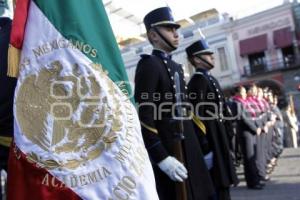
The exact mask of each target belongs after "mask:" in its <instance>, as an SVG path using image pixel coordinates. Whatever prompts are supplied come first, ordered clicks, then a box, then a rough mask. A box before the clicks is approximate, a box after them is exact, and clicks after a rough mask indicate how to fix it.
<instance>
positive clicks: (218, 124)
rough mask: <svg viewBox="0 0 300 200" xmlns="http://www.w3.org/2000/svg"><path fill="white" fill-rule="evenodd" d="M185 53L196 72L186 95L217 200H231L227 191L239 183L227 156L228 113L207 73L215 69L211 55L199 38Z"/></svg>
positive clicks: (222, 97)
mask: <svg viewBox="0 0 300 200" xmlns="http://www.w3.org/2000/svg"><path fill="white" fill-rule="evenodd" d="M186 53H187V56H188V60H189V62H190V63H191V64H192V65H193V66H194V67H195V71H196V72H195V73H194V75H193V77H192V78H191V80H190V81H189V83H188V94H189V95H188V96H189V98H190V101H191V103H192V105H193V107H194V108H195V109H196V112H195V113H194V121H195V122H198V123H195V130H196V131H197V132H198V134H197V135H198V138H199V141H200V143H201V147H202V151H203V152H204V154H205V160H206V163H207V167H208V169H209V170H210V173H211V177H212V179H213V183H214V187H215V190H216V197H217V199H220V200H221V199H222V200H227V199H231V198H230V189H229V188H230V186H231V185H237V183H238V179H237V176H236V173H235V168H234V165H233V160H232V155H231V153H230V141H231V138H232V132H233V129H232V128H231V129H230V130H228V129H227V125H226V124H225V123H227V122H226V121H225V120H226V118H224V116H228V113H227V111H228V110H227V104H225V98H224V94H223V92H222V90H221V87H220V85H219V82H218V81H217V80H216V78H215V77H213V76H212V75H211V74H210V70H211V69H213V68H214V57H213V52H212V50H211V49H209V47H208V45H207V43H206V41H205V40H204V39H200V40H198V41H196V42H194V43H192V44H191V45H189V46H188V47H187V48H186ZM201 104H202V106H199V105H201ZM212 105H213V106H212ZM197 108H199V109H197ZM209 113H211V114H209ZM199 123H202V126H203V127H205V130H206V131H205V132H203V131H202V130H201V125H200V124H199Z"/></svg>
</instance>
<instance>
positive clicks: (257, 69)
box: [242, 58, 300, 77]
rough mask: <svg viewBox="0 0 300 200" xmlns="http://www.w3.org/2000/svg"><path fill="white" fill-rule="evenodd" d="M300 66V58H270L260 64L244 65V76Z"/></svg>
mask: <svg viewBox="0 0 300 200" xmlns="http://www.w3.org/2000/svg"><path fill="white" fill-rule="evenodd" d="M298 66H300V60H296V59H294V58H290V59H286V60H279V59H277V60H269V61H266V62H265V63H262V64H259V65H247V66H244V74H243V75H242V76H244V77H250V76H255V75H259V74H263V73H268V72H274V71H280V70H284V69H289V68H295V67H298Z"/></svg>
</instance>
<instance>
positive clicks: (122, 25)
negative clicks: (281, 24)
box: [103, 0, 292, 38]
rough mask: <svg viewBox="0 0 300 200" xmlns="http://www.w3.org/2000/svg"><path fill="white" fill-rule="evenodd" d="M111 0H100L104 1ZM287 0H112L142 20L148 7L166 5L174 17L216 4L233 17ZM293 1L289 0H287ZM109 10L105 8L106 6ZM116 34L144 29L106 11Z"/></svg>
mask: <svg viewBox="0 0 300 200" xmlns="http://www.w3.org/2000/svg"><path fill="white" fill-rule="evenodd" d="M109 1H110V0H103V2H104V4H105V3H107V2H109ZM284 1H289V0H113V1H112V2H113V5H114V6H115V7H116V8H117V7H121V8H122V9H124V10H126V11H128V12H129V13H131V14H134V15H135V16H136V17H137V18H139V19H140V20H141V21H142V19H143V17H144V16H145V14H147V13H148V12H149V11H151V10H153V9H155V8H158V7H162V6H166V5H168V6H169V7H170V8H171V9H172V12H173V15H174V18H175V20H180V19H183V18H186V17H189V16H192V15H194V14H197V13H199V12H203V11H206V10H208V9H211V8H216V9H217V10H218V11H219V12H220V13H225V12H227V13H229V14H230V16H232V17H233V18H234V19H238V18H242V17H245V16H248V15H250V14H254V13H257V12H260V11H263V10H266V9H269V8H272V7H275V6H278V5H281V4H282V3H283V2H284ZM290 1H292V0H290ZM107 11H108V10H107ZM108 13H109V11H108ZM109 18H110V21H111V24H112V26H113V30H114V33H115V35H117V36H123V37H124V38H126V37H131V36H138V35H140V34H141V33H143V32H144V27H143V25H140V26H136V25H133V24H132V23H130V22H128V21H127V20H124V19H122V18H119V17H117V16H114V14H109Z"/></svg>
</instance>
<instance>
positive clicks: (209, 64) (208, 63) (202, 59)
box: [196, 55, 214, 69]
mask: <svg viewBox="0 0 300 200" xmlns="http://www.w3.org/2000/svg"><path fill="white" fill-rule="evenodd" d="M196 57H197V58H199V59H200V60H201V61H202V62H204V63H206V64H207V65H208V66H210V67H211V69H212V68H214V66H213V65H212V64H211V63H210V62H208V61H207V60H205V59H204V58H202V57H201V56H199V55H197V56H196Z"/></svg>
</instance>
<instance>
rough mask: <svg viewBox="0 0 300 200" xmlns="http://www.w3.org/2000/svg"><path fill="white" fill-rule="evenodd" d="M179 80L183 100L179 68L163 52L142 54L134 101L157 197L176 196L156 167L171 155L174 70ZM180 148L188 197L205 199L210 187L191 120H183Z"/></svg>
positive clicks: (166, 177)
mask: <svg viewBox="0 0 300 200" xmlns="http://www.w3.org/2000/svg"><path fill="white" fill-rule="evenodd" d="M175 72H178V73H179V76H180V80H181V91H182V95H181V97H182V99H183V101H185V98H186V96H185V89H186V88H185V82H184V74H183V70H182V67H181V66H180V65H179V64H177V63H176V62H174V61H173V60H171V58H169V57H168V56H167V55H166V54H165V53H163V52H161V51H159V50H153V52H152V55H142V59H141V60H140V61H139V63H138V66H137V69H136V76H135V100H136V102H137V106H138V113H139V117H140V121H141V125H142V134H143V138H144V141H145V145H146V148H147V150H148V153H149V155H150V158H151V160H152V164H153V169H154V174H155V178H156V184H157V190H158V193H159V197H160V199H167V200H169V199H175V194H176V193H175V184H174V183H175V182H173V181H172V180H171V179H170V178H169V177H168V176H167V175H166V174H164V172H162V171H161V170H160V169H159V168H158V167H157V163H159V162H160V161H162V160H163V159H165V158H166V157H167V156H174V153H173V144H174V139H175V138H176V136H175V133H176V131H177V130H176V127H177V126H176V123H177V122H176V121H175V120H174V119H173V116H172V106H173V105H174V103H175V98H174V91H175V90H174V87H175V86H174V85H175V84H174V73H175ZM184 136H185V139H184V140H183V151H184V156H185V166H186V168H187V170H188V179H187V181H186V183H187V185H188V194H189V199H195V200H196V199H203V200H205V199H208V196H211V195H212V194H213V186H212V182H211V179H210V177H209V173H208V170H207V169H206V166H205V163H204V160H203V154H202V152H201V149H200V145H199V143H198V141H197V137H196V135H195V132H194V129H193V124H192V121H190V120H185V121H184Z"/></svg>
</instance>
